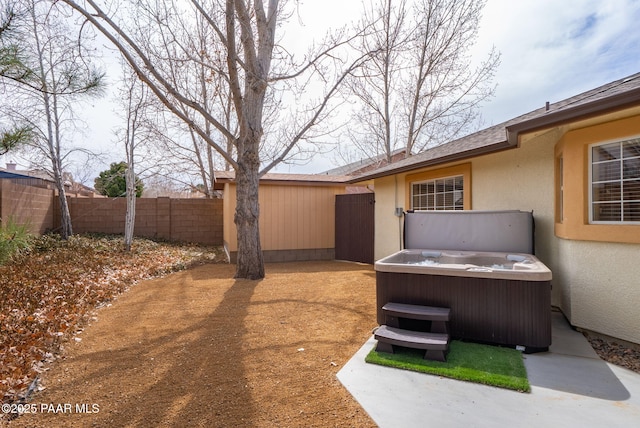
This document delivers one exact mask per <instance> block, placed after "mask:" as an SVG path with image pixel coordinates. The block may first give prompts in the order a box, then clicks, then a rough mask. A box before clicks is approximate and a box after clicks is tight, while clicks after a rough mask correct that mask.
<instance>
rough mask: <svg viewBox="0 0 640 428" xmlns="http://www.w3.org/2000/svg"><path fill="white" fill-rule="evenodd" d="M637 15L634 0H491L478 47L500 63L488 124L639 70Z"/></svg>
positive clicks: (487, 113) (639, 12) (638, 8)
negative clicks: (490, 51) (497, 53)
mask: <svg viewBox="0 0 640 428" xmlns="http://www.w3.org/2000/svg"><path fill="white" fill-rule="evenodd" d="M639 20H640V4H639V3H638V2H636V1H633V0H614V1H607V2H602V1H587V0H564V1H562V2H559V1H554V0H525V1H522V0H520V1H517V2H516V1H509V0H489V1H488V4H487V6H486V8H485V10H484V18H483V21H482V27H481V30H480V37H479V42H478V47H477V49H478V50H479V51H480V52H483V51H484V52H486V51H487V50H488V48H490V47H491V46H492V45H495V46H496V48H497V49H498V50H499V51H500V52H501V53H502V62H501V66H500V69H499V71H498V73H497V75H496V83H497V84H498V89H497V91H496V96H495V98H494V99H493V101H492V102H491V103H489V104H488V105H487V106H486V107H485V109H484V113H483V116H484V117H485V120H486V122H487V124H493V123H499V122H501V121H503V120H507V119H510V118H512V117H515V116H517V115H519V114H523V113H526V112H528V111H531V110H533V109H535V108H538V107H542V106H543V105H544V103H545V102H546V101H550V102H554V101H559V100H562V99H564V98H567V97H569V96H572V95H575V94H578V93H580V92H583V91H586V90H589V89H591V88H594V87H597V86H599V85H602V84H605V83H607V82H610V81H613V80H615V79H618V78H621V77H624V76H627V75H630V74H633V73H635V72H638V71H640V55H638V53H639V52H638V46H640V28H638V26H637V22H638V21H639Z"/></svg>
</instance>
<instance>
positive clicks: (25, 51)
mask: <svg viewBox="0 0 640 428" xmlns="http://www.w3.org/2000/svg"><path fill="white" fill-rule="evenodd" d="M13 3H14V5H16V6H20V7H21V8H22V9H21V13H20V14H16V16H20V18H21V19H20V20H19V22H17V23H16V28H17V30H16V32H15V33H14V34H13V35H12V36H11V37H12V40H13V41H15V45H16V46H20V54H21V66H22V67H21V68H22V70H24V72H23V73H21V74H20V75H18V76H16V75H9V76H5V77H7V78H9V79H10V80H11V82H13V84H12V85H6V86H5V87H4V89H5V91H9V92H10V93H11V95H12V96H11V99H10V100H8V103H9V105H8V106H6V109H5V110H6V111H7V115H9V116H11V117H13V118H16V120H18V121H19V122H22V123H25V124H27V126H28V127H29V128H30V129H32V130H33V133H34V138H33V142H34V144H32V145H30V147H31V148H32V149H35V151H36V153H33V152H30V153H29V156H30V157H31V158H34V157H37V156H38V154H40V155H41V156H43V157H44V159H47V160H48V163H49V165H50V170H49V172H50V174H51V176H52V178H53V181H54V182H55V185H56V190H57V192H58V198H59V202H60V214H61V223H62V226H61V234H62V237H63V238H65V239H66V238H68V237H69V236H70V235H71V234H72V233H73V229H72V225H71V216H70V215H69V208H68V205H67V199H66V195H65V187H64V174H63V170H64V165H65V160H66V158H67V156H68V155H69V153H70V151H66V150H65V139H68V138H69V136H68V135H67V133H70V132H71V131H72V130H73V127H74V118H75V115H74V112H73V104H74V103H77V102H78V101H80V100H81V99H82V98H83V97H87V96H95V95H99V94H101V89H102V86H101V84H102V77H103V75H102V74H101V73H100V72H99V71H98V70H97V69H96V68H95V67H93V66H92V65H91V63H90V55H89V53H88V51H87V49H86V47H85V46H83V44H82V43H83V42H84V41H85V39H83V37H82V36H79V35H78V33H76V35H75V36H74V35H73V31H72V29H71V28H70V27H68V26H66V25H65V16H64V15H63V14H62V12H61V10H60V8H59V7H58V5H57V4H55V3H54V4H52V3H50V2H48V1H45V0H19V1H18V0H16V1H14V2H13ZM25 150H26V149H25Z"/></svg>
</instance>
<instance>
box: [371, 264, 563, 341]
mask: <svg viewBox="0 0 640 428" xmlns="http://www.w3.org/2000/svg"><path fill="white" fill-rule="evenodd" d="M376 283H377V285H376V301H377V317H378V324H381V325H382V324H385V316H384V314H383V313H382V306H384V305H385V304H386V303H387V302H396V303H406V304H413V305H428V306H437V307H445V308H450V309H451V320H450V321H449V333H450V335H451V338H452V339H461V340H469V341H477V342H484V343H493V344H499V345H508V346H523V347H525V352H539V351H546V350H548V348H549V345H551V305H550V300H551V285H550V282H549V281H519V280H508V279H495V278H477V277H476V278H473V277H462V276H444V275H430V274H424V273H422V274H412V273H397V272H376Z"/></svg>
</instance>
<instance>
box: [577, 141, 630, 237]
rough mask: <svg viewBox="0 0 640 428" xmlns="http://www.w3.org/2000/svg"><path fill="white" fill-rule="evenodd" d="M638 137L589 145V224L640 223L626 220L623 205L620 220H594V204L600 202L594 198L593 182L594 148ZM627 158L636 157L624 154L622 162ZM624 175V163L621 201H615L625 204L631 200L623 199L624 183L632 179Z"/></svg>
mask: <svg viewBox="0 0 640 428" xmlns="http://www.w3.org/2000/svg"><path fill="white" fill-rule="evenodd" d="M638 139H640V135H638V136H634V137H630V138H629V137H627V138H623V139H616V140H609V141H602V142H598V143H595V144H590V145H589V164H588V167H589V183H588V185H589V191H588V194H589V224H613V225H627V224H629V225H631V224H640V221H625V220H624V208H623V207H621V219H620V220H618V221H613V220H606V221H603V220H594V219H593V209H594V204H597V203H598V202H594V200H593V184H594V182H593V166H594V161H593V149H594V148H595V147H598V146H604V145H607V144H614V143H618V144H619V145H622V144H624V143H626V142H628V141H632V140H638ZM625 159H636V157H632V158H624V156H623V157H621V158H620V163H622V162H623V161H624V160H625ZM604 162H606V161H600V162H596V164H598V163H604ZM623 175H624V170H623V168H622V165H621V166H620V179H619V182H620V184H621V190H620V200H619V201H615V202H619V203H620V204H621V205H622V204H624V203H625V202H629V201H625V200H624V199H623V198H624V193H623V190H622V183H623V182H624V181H625V180H631V179H625V178H624V176H623ZM633 179H640V176H638V177H637V178H635V177H634V178H633ZM611 181H613V180H611ZM596 183H598V182H596ZM632 202H635V200H634V201H632Z"/></svg>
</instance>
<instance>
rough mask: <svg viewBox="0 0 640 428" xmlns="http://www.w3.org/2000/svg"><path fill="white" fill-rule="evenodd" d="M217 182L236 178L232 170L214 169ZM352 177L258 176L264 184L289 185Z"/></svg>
mask: <svg viewBox="0 0 640 428" xmlns="http://www.w3.org/2000/svg"><path fill="white" fill-rule="evenodd" d="M215 175H216V182H217V183H230V182H234V181H235V179H236V174H235V172H234V171H216V173H215ZM350 178H352V177H348V176H346V175H327V174H283V173H275V172H274V173H271V172H270V173H267V174H264V175H263V176H262V177H260V182H261V183H265V184H267V183H268V184H278V183H280V184H289V185H331V184H335V185H343V184H345V183H346V182H347V180H349V179H350Z"/></svg>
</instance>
